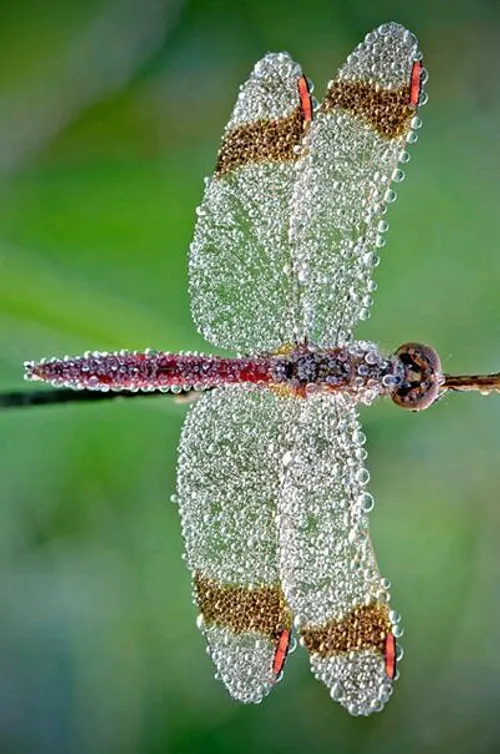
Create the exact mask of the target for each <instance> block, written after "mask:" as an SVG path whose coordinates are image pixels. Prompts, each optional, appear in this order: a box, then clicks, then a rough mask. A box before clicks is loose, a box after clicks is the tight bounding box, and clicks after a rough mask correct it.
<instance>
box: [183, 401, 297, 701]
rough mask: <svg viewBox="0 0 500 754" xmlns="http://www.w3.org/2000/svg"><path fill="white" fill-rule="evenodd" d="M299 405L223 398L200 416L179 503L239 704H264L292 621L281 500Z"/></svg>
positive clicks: (225, 676) (211, 630)
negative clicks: (281, 550) (282, 570)
mask: <svg viewBox="0 0 500 754" xmlns="http://www.w3.org/2000/svg"><path fill="white" fill-rule="evenodd" d="M292 406H293V401H291V400H290V399H289V398H284V397H281V396H276V395H275V394H274V393H272V392H268V391H259V390H256V389H246V388H244V387H234V388H223V389H217V390H214V391H213V392H212V393H211V394H208V395H205V396H204V397H203V398H202V399H201V400H200V402H199V403H198V404H196V405H195V406H194V407H193V408H192V409H191V411H190V413H189V415H188V417H187V419H186V423H185V426H184V429H183V432H182V438H181V443H180V455H179V465H178V498H179V505H180V513H181V521H182V529H183V535H184V540H185V547H186V558H187V564H188V566H189V568H190V569H191V571H192V572H193V582H194V596H195V600H196V602H197V604H198V607H199V609H200V616H201V617H200V627H201V630H202V631H203V633H204V635H205V637H206V640H207V642H208V646H209V651H210V655H211V657H212V660H213V661H214V663H215V665H216V667H217V671H218V674H219V676H220V678H221V679H222V681H223V682H224V684H225V685H226V687H227V688H228V690H229V692H230V694H231V695H232V696H233V697H234V698H236V699H239V700H241V701H244V702H258V701H260V700H261V699H262V697H263V696H265V695H266V694H267V693H269V691H270V690H271V688H272V686H273V683H274V682H275V680H276V675H275V674H274V673H273V666H274V667H276V663H275V657H276V653H277V651H278V649H279V646H280V639H281V637H282V633H283V631H285V630H287V629H289V628H290V622H291V614H290V611H289V609H288V607H287V605H286V603H285V599H284V596H283V592H282V590H281V587H280V583H279V575H278V563H277V534H276V500H277V495H278V485H279V481H280V469H281V468H282V466H281V460H282V456H283V452H284V451H283V442H284V440H285V437H286V436H287V434H288V432H287V430H288V427H289V424H290V420H291V417H292V411H293V409H292Z"/></svg>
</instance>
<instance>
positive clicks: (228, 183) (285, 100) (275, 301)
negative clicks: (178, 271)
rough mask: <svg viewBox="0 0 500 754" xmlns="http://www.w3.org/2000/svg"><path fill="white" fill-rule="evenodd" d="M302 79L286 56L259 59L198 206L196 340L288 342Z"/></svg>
mask: <svg viewBox="0 0 500 754" xmlns="http://www.w3.org/2000/svg"><path fill="white" fill-rule="evenodd" d="M300 76H301V70H300V67H299V66H298V65H297V64H296V63H294V62H293V60H292V59H291V58H290V57H289V56H288V55H287V54H286V53H278V54H269V55H266V56H265V57H264V58H263V59H262V60H261V61H260V62H259V63H257V65H256V66H255V68H254V69H253V71H252V74H251V76H250V78H249V79H248V81H247V82H246V83H245V84H244V85H243V86H242V87H241V90H240V94H239V97H238V100H237V103H236V106H235V109H234V111H233V114H232V116H231V119H230V121H229V123H228V125H227V127H226V130H225V133H224V136H223V140H222V145H221V149H220V152H219V157H218V160H217V167H216V171H215V175H214V177H213V178H211V179H209V180H208V182H207V187H206V190H205V195H204V197H203V201H202V203H201V205H200V207H199V208H198V220H197V224H196V228H195V233H194V238H193V242H192V244H191V254H190V264H189V273H190V292H191V302H192V313H193V318H194V320H195V323H196V325H197V327H198V329H199V331H200V332H201V333H202V335H204V336H205V337H206V338H207V340H209V341H211V342H212V343H214V344H215V345H218V346H222V347H224V348H232V349H236V350H238V351H253V352H255V351H267V350H273V349H275V348H277V347H278V346H279V345H281V344H282V343H286V342H291V341H293V339H294V333H295V327H296V322H297V320H298V313H297V312H296V311H295V304H294V301H293V291H292V288H293V286H292V279H291V264H290V263H291V258H290V247H289V240H288V226H289V219H290V202H291V198H292V192H293V184H294V179H295V162H296V160H297V158H298V151H299V145H300V142H301V140H302V136H303V131H304V118H305V116H304V114H303V112H302V108H301V104H300V96H299V89H298V81H299V78H300Z"/></svg>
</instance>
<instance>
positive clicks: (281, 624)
mask: <svg viewBox="0 0 500 754" xmlns="http://www.w3.org/2000/svg"><path fill="white" fill-rule="evenodd" d="M194 590H195V597H196V602H197V604H198V607H199V608H200V611H201V614H202V615H203V618H204V620H205V623H206V624H207V625H208V626H210V625H213V624H215V625H217V626H221V627H224V628H229V629H230V630H231V631H233V632H234V633H248V632H256V633H259V634H263V635H265V636H267V637H269V638H270V639H272V640H273V641H276V640H278V639H279V637H280V636H281V635H282V633H283V629H285V628H290V626H291V613H290V610H289V609H288V607H287V605H286V602H285V597H284V595H283V592H282V590H281V587H279V586H271V585H269V586H258V587H254V588H250V587H248V586H241V585H233V584H219V583H218V582H217V581H215V580H213V579H208V578H205V577H204V576H202V575H201V574H200V573H199V572H197V573H195V574H194Z"/></svg>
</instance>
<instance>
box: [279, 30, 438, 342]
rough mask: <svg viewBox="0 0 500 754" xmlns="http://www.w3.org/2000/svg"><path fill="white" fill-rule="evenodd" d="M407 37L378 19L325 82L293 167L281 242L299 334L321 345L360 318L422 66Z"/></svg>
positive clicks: (410, 136)
mask: <svg viewBox="0 0 500 754" xmlns="http://www.w3.org/2000/svg"><path fill="white" fill-rule="evenodd" d="M420 58H421V55H420V52H419V50H418V44H417V41H416V39H415V37H414V36H413V35H412V34H410V32H408V31H407V30H406V29H404V28H403V27H402V26H399V25H397V24H394V23H390V24H385V25H384V26H381V27H379V28H378V29H376V30H375V31H373V32H371V33H370V34H368V35H367V36H366V38H365V40H364V41H363V42H362V43H361V44H360V45H359V46H358V47H357V48H356V49H355V50H354V52H353V53H352V54H351V55H350V56H349V58H348V59H347V61H346V63H345V65H344V66H343V67H342V68H341V69H340V71H339V73H338V75H337V78H336V79H335V80H334V81H331V82H330V84H329V85H328V90H327V94H326V96H325V98H324V100H323V102H322V103H321V105H320V108H319V112H318V114H317V116H316V117H315V119H314V120H313V122H312V125H311V127H310V128H309V129H308V131H307V133H306V135H305V137H304V140H303V157H302V158H301V160H300V161H299V163H298V164H297V184H296V188H295V192H294V197H293V203H292V215H291V225H290V239H291V244H292V253H293V257H294V265H293V266H294V272H295V276H296V278H297V279H298V287H299V297H300V302H301V304H300V308H301V316H302V320H301V324H300V326H299V332H300V335H301V337H302V338H306V337H307V338H308V339H309V341H310V342H312V343H315V344H316V345H319V346H323V347H329V346H332V345H335V344H337V343H341V342H344V341H346V340H348V339H349V337H350V331H351V328H352V327H353V326H354V325H355V324H356V322H357V321H358V320H359V319H366V318H367V317H368V316H369V308H370V305H371V293H372V292H373V289H374V286H373V283H372V280H371V277H372V270H373V267H374V266H376V265H377V264H378V259H379V257H378V248H379V247H381V246H382V245H383V244H384V238H383V236H382V233H383V232H384V231H385V230H386V226H387V224H386V223H385V220H384V219H383V217H384V214H385V211H386V205H387V203H388V202H390V201H393V200H394V198H395V192H393V191H392V190H390V188H389V187H390V184H391V182H392V181H393V180H396V181H397V180H401V179H402V177H404V174H403V172H402V170H401V169H399V168H398V162H400V161H403V162H404V161H406V160H407V159H408V155H407V153H406V152H405V151H404V150H405V145H406V143H407V142H408V141H412V140H413V141H414V140H416V133H415V129H417V128H418V127H419V125H420V123H419V121H418V119H417V118H416V117H415V113H416V109H417V105H418V102H422V101H423V99H424V97H423V94H422V92H421V85H422V83H423V81H424V72H423V69H422V68H421V63H420V62H419V61H420Z"/></svg>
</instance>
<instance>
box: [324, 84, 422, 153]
mask: <svg viewBox="0 0 500 754" xmlns="http://www.w3.org/2000/svg"><path fill="white" fill-rule="evenodd" d="M336 107H339V108H340V109H341V110H345V112H347V113H349V114H350V115H353V116H354V117H355V118H360V119H361V120H363V121H365V123H369V124H370V125H371V126H372V127H373V128H374V129H375V131H377V133H379V134H380V135H381V136H385V137H387V138H389V139H393V138H395V137H396V136H400V135H401V134H402V133H404V132H406V131H408V130H409V121H410V119H411V118H412V117H413V115H415V106H413V105H412V104H411V92H410V87H409V86H402V87H400V88H399V89H382V88H380V87H377V86H376V85H374V84H367V83H366V82H363V81H343V80H342V79H337V80H336V81H334V82H333V84H332V86H331V87H330V88H329V89H328V91H327V93H326V96H325V99H324V100H323V102H322V103H321V111H322V112H328V111H329V110H333V109H334V108H336Z"/></svg>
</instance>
